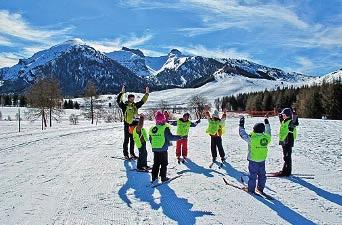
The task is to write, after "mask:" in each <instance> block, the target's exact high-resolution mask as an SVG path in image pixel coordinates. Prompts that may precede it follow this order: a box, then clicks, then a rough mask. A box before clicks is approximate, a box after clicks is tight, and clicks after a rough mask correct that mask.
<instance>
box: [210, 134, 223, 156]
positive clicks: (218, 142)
mask: <svg viewBox="0 0 342 225" xmlns="http://www.w3.org/2000/svg"><path fill="white" fill-rule="evenodd" d="M216 148H217V149H218V151H219V154H220V157H221V158H223V157H225V155H226V154H225V153H224V150H223V147H222V137H221V136H211V156H212V157H213V158H215V159H216V157H217V149H216Z"/></svg>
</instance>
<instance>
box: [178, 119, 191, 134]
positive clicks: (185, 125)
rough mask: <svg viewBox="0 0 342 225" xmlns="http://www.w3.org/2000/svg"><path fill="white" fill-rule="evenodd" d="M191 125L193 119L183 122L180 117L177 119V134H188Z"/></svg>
mask: <svg viewBox="0 0 342 225" xmlns="http://www.w3.org/2000/svg"><path fill="white" fill-rule="evenodd" d="M190 126H191V121H186V122H183V121H182V120H180V119H178V120H177V135H179V136H182V137H184V136H188V134H189V129H190Z"/></svg>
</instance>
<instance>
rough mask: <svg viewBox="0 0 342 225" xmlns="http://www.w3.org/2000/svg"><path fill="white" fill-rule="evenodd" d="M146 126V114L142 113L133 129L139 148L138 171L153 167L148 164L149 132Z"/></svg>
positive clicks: (135, 141) (134, 138)
mask: <svg viewBox="0 0 342 225" xmlns="http://www.w3.org/2000/svg"><path fill="white" fill-rule="evenodd" d="M143 126H144V115H143V114H140V118H139V122H138V125H137V126H136V127H135V128H134V129H133V140H134V143H135V145H136V146H137V148H138V150H139V158H138V162H137V170H138V171H147V170H149V169H151V167H149V166H147V150H146V142H147V141H148V134H147V131H146V129H145V128H143Z"/></svg>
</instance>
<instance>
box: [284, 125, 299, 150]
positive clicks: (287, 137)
mask: <svg viewBox="0 0 342 225" xmlns="http://www.w3.org/2000/svg"><path fill="white" fill-rule="evenodd" d="M296 124H298V119H297V122H295V121H293V120H292V119H286V120H283V121H282V122H281V123H280V128H279V145H282V146H285V145H287V146H291V147H293V145H294V141H295V140H296V139H297V135H298V131H297V125H296Z"/></svg>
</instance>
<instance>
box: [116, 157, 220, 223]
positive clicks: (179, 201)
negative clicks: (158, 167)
mask: <svg viewBox="0 0 342 225" xmlns="http://www.w3.org/2000/svg"><path fill="white" fill-rule="evenodd" d="M124 165H125V168H126V175H127V182H126V183H125V184H124V185H123V186H122V187H121V188H120V190H119V192H118V194H119V196H120V198H121V199H122V200H123V201H124V202H125V203H126V204H127V206H128V207H130V208H132V202H131V200H130V199H129V198H128V196H127V191H128V190H129V189H133V190H134V196H135V198H137V199H139V200H140V201H142V202H147V203H149V204H150V205H151V208H152V209H154V210H158V209H159V208H160V207H161V208H162V210H163V213H164V215H165V216H167V217H169V218H170V219H172V220H174V221H177V223H178V224H179V225H187V224H195V223H196V218H197V217H202V216H205V215H214V214H213V213H212V212H205V211H192V210H191V208H192V207H193V204H191V203H189V202H188V200H187V199H184V198H179V197H178V196H177V195H176V193H175V191H174V190H172V189H171V188H170V187H169V186H168V185H167V184H165V185H162V186H159V187H157V188H152V187H146V185H148V184H150V179H151V178H150V174H149V173H138V172H134V171H130V170H131V169H132V168H131V166H130V162H128V161H125V162H124ZM155 190H158V191H159V193H160V203H156V202H155V199H154V197H153V193H154V191H155Z"/></svg>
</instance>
